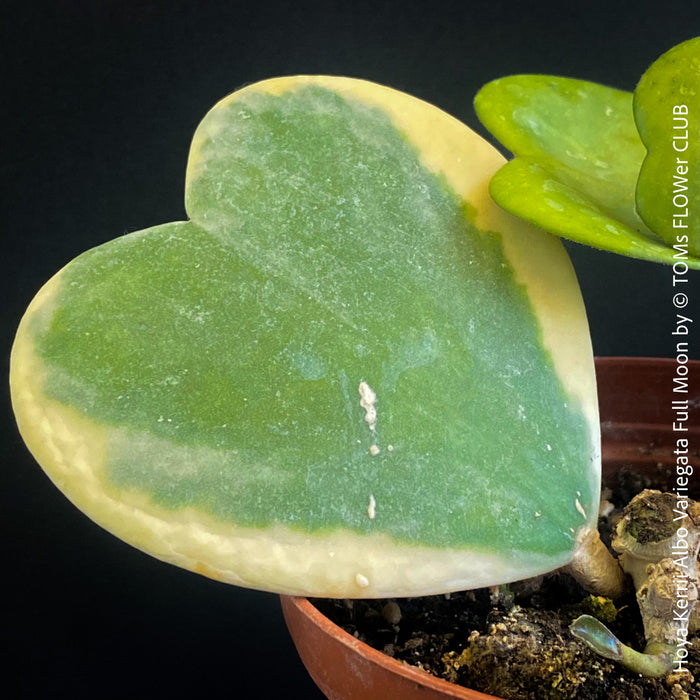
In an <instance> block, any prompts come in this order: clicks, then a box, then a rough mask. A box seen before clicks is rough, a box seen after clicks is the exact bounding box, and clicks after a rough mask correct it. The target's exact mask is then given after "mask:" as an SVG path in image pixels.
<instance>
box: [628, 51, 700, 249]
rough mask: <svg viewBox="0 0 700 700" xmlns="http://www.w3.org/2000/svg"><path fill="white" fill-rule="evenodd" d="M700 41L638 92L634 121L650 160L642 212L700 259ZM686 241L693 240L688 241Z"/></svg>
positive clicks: (646, 78)
mask: <svg viewBox="0 0 700 700" xmlns="http://www.w3.org/2000/svg"><path fill="white" fill-rule="evenodd" d="M698 115H700V38H696V39H690V40H689V41H686V42H684V43H682V44H679V45H678V46H675V47H674V48H672V49H671V50H670V51H668V52H667V53H665V54H664V55H663V56H661V58H659V59H658V60H657V61H656V62H655V63H654V64H653V65H652V66H651V68H649V70H648V71H647V72H646V73H645V74H644V75H643V76H642V79H641V80H640V82H639V85H638V86H637V89H636V91H635V93H634V117H635V120H636V122H637V126H638V128H639V133H640V135H641V137H642V141H643V142H644V145H645V146H646V147H647V151H648V154H647V157H646V158H645V160H644V163H643V165H642V169H641V172H640V174H639V181H638V183H637V207H638V209H639V214H640V216H641V217H642V219H643V220H644V221H645V222H646V223H647V225H648V226H649V227H650V228H652V229H653V230H654V231H657V232H658V233H659V235H660V236H661V237H662V238H663V239H664V240H665V241H666V242H667V243H668V244H669V245H671V246H673V245H676V244H683V243H687V244H688V249H689V251H690V252H691V253H692V254H693V255H694V256H698V255H700V186H699V185H700V172H698V169H697V166H698V163H700V138H698V122H697V120H698ZM683 236H686V237H687V238H683Z"/></svg>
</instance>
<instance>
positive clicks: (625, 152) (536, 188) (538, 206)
mask: <svg viewBox="0 0 700 700" xmlns="http://www.w3.org/2000/svg"><path fill="white" fill-rule="evenodd" d="M475 108H476V111H477V114H478V116H479V118H480V119H481V121H482V122H483V123H484V125H485V126H486V127H487V128H488V129H489V130H490V131H491V132H492V133H493V134H494V136H496V138H498V139H499V141H501V143H503V145H504V146H505V147H506V148H508V149H509V150H510V151H512V152H513V153H514V154H515V156H516V157H515V159H514V160H513V161H511V162H510V163H508V164H507V165H505V166H504V167H503V168H502V169H501V170H500V171H499V172H498V173H497V174H496V175H495V176H494V178H493V180H492V183H491V186H490V191H491V194H492V196H493V197H494V199H495V200H496V202H498V204H499V205H501V206H502V207H503V208H504V209H506V210H507V211H509V212H511V213H513V214H515V215H517V216H519V217H521V218H523V219H525V220H527V221H529V222H531V223H534V224H535V225H537V226H540V227H541V228H544V229H546V230H548V231H550V232H552V233H555V234H557V235H559V236H562V237H564V238H568V239H570V240H573V241H576V242H578V243H583V244H586V245H591V246H593V247H596V248H600V249H602V250H608V251H611V252H615V253H620V254H623V255H629V256H631V257H635V258H639V259H643V260H652V261H658V262H664V263H672V262H673V255H674V254H675V252H676V251H674V250H673V249H672V248H669V247H668V246H667V245H666V243H665V242H664V241H663V240H662V239H661V238H659V237H658V236H657V235H656V234H655V233H654V232H653V231H652V230H651V229H650V228H649V227H648V226H647V225H646V224H645V223H644V222H643V221H642V219H641V218H640V217H639V215H638V214H637V211H636V206H635V187H636V181H637V176H638V173H639V169H640V167H641V164H642V161H643V159H644V155H645V149H644V145H643V144H642V142H641V140H640V138H639V135H638V133H637V130H636V127H635V124H634V119H633V113H632V95H631V94H630V93H627V92H623V91H620V90H615V89H612V88H608V87H605V86H603V85H598V84H596V83H590V82H585V81H581V80H573V79H569V78H558V77H553V76H542V75H520V76H511V77H507V78H502V79H500V80H496V81H493V82H491V83H488V84H487V85H485V86H484V87H483V88H482V89H481V91H480V92H479V93H478V95H477V96H476V99H475ZM688 262H689V264H690V265H691V266H693V267H700V260H698V259H689V261H688Z"/></svg>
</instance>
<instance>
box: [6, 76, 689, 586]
mask: <svg viewBox="0 0 700 700" xmlns="http://www.w3.org/2000/svg"><path fill="white" fill-rule="evenodd" d="M561 85H564V87H563V88H562V87H561ZM526 87H527V88H528V90H530V87H531V86H529V85H528V86H526ZM536 87H537V86H536V85H535V88H536ZM485 90H488V88H486V89H485ZM528 90H526V91H525V93H527V92H528ZM590 90H591V92H592V93H593V94H594V97H595V96H597V95H598V92H596V91H597V90H598V88H593V87H592V88H591V89H590ZM517 92H518V91H516V93H517ZM554 92H555V93H557V92H558V93H562V94H564V96H566V94H567V91H566V85H565V84H563V83H559V84H555V85H554ZM584 92H585V91H584ZM487 94H488V93H487V92H484V93H482V96H481V98H480V99H481V101H482V103H483V104H485V103H486V101H485V100H486V98H484V97H483V96H484V95H487ZM529 95H530V96H529V98H528V96H527V94H526V95H525V96H524V97H523V100H524V101H525V102H528V101H529V104H530V108H532V105H537V104H540V98H539V96H538V95H537V94H536V92H532V91H530V92H529ZM556 99H557V98H556V97H552V104H554V103H555V102H556ZM620 99H621V100H622V98H620ZM625 99H627V98H625ZM499 100H501V97H497V99H496V100H495V101H494V104H496V103H498V101H499ZM616 106H617V102H615V103H614V104H613V105H612V108H615V107H616ZM606 108H607V107H606ZM552 109H554V107H552ZM620 109H622V108H621V107H620ZM519 110H520V107H519V108H518V110H514V111H513V113H518V112H519ZM492 111H493V112H494V113H496V112H497V111H503V112H504V113H505V112H507V109H504V108H503V105H502V104H501V105H500V106H498V105H496V107H494V108H493V110H492ZM487 112H489V109H488V108H487V109H481V110H480V114H481V116H482V118H484V114H486V113H487ZM540 117H541V119H542V120H546V119H547V118H551V117H552V114H545V113H544V112H543V113H542V114H541V115H540ZM556 118H558V117H556ZM526 121H527V123H528V124H533V123H534V122H533V120H532V119H528V120H526ZM565 121H567V122H568V121H571V119H567V120H565ZM587 121H588V118H587V113H586V114H585V115H584V117H583V120H582V123H583V124H587ZM620 128H621V129H622V127H620ZM649 128H650V129H651V128H653V127H649ZM537 131H541V130H539V129H535V128H534V127H533V132H537ZM625 133H626V132H625ZM528 138H529V137H528ZM528 138H526V137H523V142H524V143H527V144H528V148H530V144H533V143H534V144H535V146H533V148H534V149H535V151H534V155H533V156H532V162H533V163H534V164H535V165H536V166H537V167H541V163H540V161H542V162H545V161H546V163H547V164H551V163H552V160H553V157H552V156H550V155H549V151H546V149H544V147H542V146H541V145H538V144H537V143H536V139H533V138H529V140H528ZM575 138H578V136H576V137H575ZM552 142H553V144H554V145H553V146H552V148H555V147H557V139H556V138H553V139H552ZM504 143H506V145H508V142H506V141H505V140H504ZM550 145H551V144H549V145H547V148H549V146H550ZM559 145H560V144H559ZM588 145H589V144H588V143H587V142H586V143H584V146H585V147H586V148H587V147H588ZM509 148H511V146H509ZM538 149H539V150H538ZM566 150H567V149H566V148H564V151H566ZM613 150H614V149H612V148H611V151H613ZM635 152H636V151H635ZM530 155H531V154H530V151H528V152H527V153H526V154H525V155H524V156H522V157H519V158H518V159H516V160H515V161H513V162H512V163H511V164H510V165H507V166H506V167H505V168H503V169H502V166H504V164H505V163H506V161H505V159H504V158H503V156H501V155H500V154H499V153H498V152H497V151H496V149H495V148H493V147H492V146H491V145H490V144H488V143H487V142H486V141H485V140H484V139H482V138H481V137H480V136H478V135H477V134H475V133H474V132H473V131H471V130H470V129H469V128H468V127H466V126H465V125H463V124H462V123H460V122H458V121H457V120H455V119H453V118H452V117H450V116H448V115H447V114H445V113H444V112H442V111H440V110H439V109H437V108H436V107H433V106H431V105H429V104H427V103H425V102H422V101H420V100H418V99H415V98H413V97H410V96H408V95H406V94H403V93H400V92H397V91H395V90H392V89H389V88H386V87H382V86H379V85H376V84H373V83H369V82H365V81H360V80H354V79H349V78H337V77H327V76H297V77H288V78H278V79H272V80H268V81H264V82H261V83H257V84H254V85H251V86H248V87H246V88H244V89H242V90H239V91H238V92H235V93H234V94H232V95H230V96H229V97H227V98H225V99H224V100H222V101H221V102H220V103H219V104H217V105H216V106H215V107H214V108H213V109H212V110H211V111H210V112H209V113H208V114H207V115H206V116H205V118H204V120H203V121H202V123H201V124H200V126H199V127H198V129H197V131H196V133H195V136H194V140H193V143H192V147H191V151H190V156H189V162H188V166H187V177H186V189H185V202H186V210H187V215H188V217H189V218H188V220H187V221H181V222H171V223H165V224H162V225H160V226H156V227H153V228H150V229H147V230H144V231H139V232H136V233H131V234H128V235H125V236H122V237H120V238H117V239H115V240H113V241H111V242H109V243H106V244H104V245H102V246H99V247H97V248H95V249H93V250H90V251H87V252H86V253H84V254H83V255H81V256H79V257H78V258H76V259H75V260H74V261H72V262H71V263H69V264H68V265H67V266H66V267H65V268H63V269H62V270H61V271H60V272H58V273H57V274H56V275H55V276H54V277H53V278H52V279H51V280H50V281H49V282H47V284H46V285H45V286H44V287H43V289H41V290H40V291H39V293H38V294H37V296H36V297H35V299H34V300H33V301H32V303H31V305H30V307H29V308H28V310H27V312H26V314H25V316H24V318H23V319H22V321H21V324H20V327H19V329H18V332H17V336H16V340H15V343H14V346H13V351H12V360H11V388H12V401H13V406H14V410H15V414H16V417H17V422H18V425H19V428H20V431H21V433H22V435H23V437H24V439H25V441H26V443H27V445H28V446H29V448H30V450H31V451H32V453H33V454H34V455H35V457H36V459H37V461H38V462H39V463H40V464H41V465H42V467H43V468H44V470H45V471H46V472H47V473H48V475H49V476H50V478H51V479H52V480H53V481H54V482H55V483H56V485H57V486H58V487H59V488H60V489H61V490H62V491H63V492H64V493H65V494H66V495H67V496H68V498H69V499H70V500H71V501H73V502H74V503H75V504H76V505H77V506H78V507H79V508H80V509H82V510H83V511H84V512H85V513H87V514H88V515H89V516H90V517H91V518H92V519H93V520H95V521H96V522H97V523H99V524H100V525H102V526H103V527H105V528H106V529H108V530H110V531H111V532H113V533H114V534H115V535H117V536H118V537H121V538H122V539H124V540H126V541H127V542H129V543H131V544H133V545H134V546H136V547H139V548H140V549H142V550H144V551H146V552H148V553H150V554H152V555H154V556H156V557H158V558H160V559H162V560H165V561H168V562H171V563H173V564H177V565H179V566H183V567H185V568H188V569H190V570H192V571H195V572H198V573H201V574H204V575H206V576H209V577H212V578H215V579H218V580H222V581H226V582H229V583H233V584H237V585H242V586H248V587H253V588H258V589H262V590H268V591H275V592H280V593H291V594H303V595H313V596H322V597H365V598H366V597H388V596H391V597H395V596H409V595H425V594H431V593H445V592H449V591H454V590H461V589H466V588H476V587H482V586H490V585H498V584H503V583H507V582H510V581H514V580H518V579H523V578H527V577H531V576H534V575H538V574H541V573H544V572H548V571H552V570H554V569H557V568H560V567H563V566H567V567H568V568H569V569H570V570H571V571H572V572H573V573H574V574H575V575H576V576H577V577H579V578H580V579H581V580H583V581H584V583H586V585H589V586H590V587H592V588H593V589H594V590H596V589H597V590H606V591H615V592H619V591H620V590H621V588H622V586H623V573H622V571H621V569H620V567H619V566H618V565H617V563H616V562H615V560H614V559H613V558H612V556H611V555H610V554H609V553H608V551H607V549H606V548H605V547H604V546H603V545H602V544H601V543H600V539H599V537H598V533H597V530H596V523H597V511H598V503H599V496H600V435H599V426H598V413H597V401H596V390H595V375H594V366H593V357H592V350H591V343H590V338H589V333H588V327H587V322H586V316H585V311H584V307H583V303H582V299H581V295H580V291H579V288H578V284H577V281H576V277H575V274H574V272H573V269H572V266H571V264H570V261H569V259H568V257H567V255H566V252H565V251H564V248H563V246H562V244H561V242H560V241H559V240H558V239H557V238H556V237H554V236H552V235H551V234H550V233H547V232H545V231H544V230H543V228H542V227H543V226H545V227H546V228H550V229H552V230H554V231H555V232H556V233H562V231H560V230H557V229H556V228H555V227H551V226H549V225H548V224H549V222H548V221H542V220H540V219H537V218H536V217H533V216H529V215H528V214H527V213H526V215H523V213H522V212H520V211H516V212H515V213H516V214H517V216H515V215H513V214H511V213H507V212H506V211H504V210H503V209H502V208H501V207H500V206H498V205H497V204H495V203H494V201H493V199H492V197H491V195H490V194H489V184H490V183H491V190H492V194H493V197H494V198H495V199H497V200H498V201H499V202H500V203H501V204H502V205H504V206H507V203H504V202H503V201H501V200H502V199H503V198H502V197H499V196H498V193H497V187H498V182H499V180H500V181H503V178H506V177H510V175H509V173H508V168H512V167H520V165H515V166H513V163H514V164H518V163H523V162H526V159H527V158H529V157H530ZM642 157H643V156H642ZM591 162H592V163H593V162H597V160H596V159H594V160H592V161H591ZM611 162H612V159H611ZM625 162H627V158H626V157H625ZM552 167H554V166H553V165H552ZM557 167H559V166H557ZM596 167H598V166H596ZM601 167H602V166H601ZM611 167H612V166H611ZM615 167H618V166H617V165H615ZM620 167H621V169H623V170H624V171H625V177H627V180H626V181H625V182H626V183H627V184H624V186H623V183H622V182H621V184H620V187H621V190H624V194H625V196H631V195H630V192H629V186H628V185H629V182H628V180H629V176H628V175H629V174H628V170H630V169H631V168H632V165H631V164H630V165H624V166H620ZM555 170H556V172H557V173H559V174H560V175H561V177H562V178H563V180H564V181H565V182H564V184H565V185H567V187H569V189H568V190H567V189H566V188H563V190H561V191H565V192H566V195H567V196H568V197H569V199H566V198H565V197H564V200H563V201H564V204H563V205H562V206H564V207H565V208H566V207H570V206H574V205H575V204H576V203H577V202H578V203H579V204H580V203H581V201H582V200H583V199H585V198H586V197H588V196H589V195H590V194H591V192H592V193H593V194H595V193H596V192H597V193H599V194H600V193H601V192H602V193H604V194H605V193H607V189H606V187H604V186H601V185H600V183H597V184H596V183H595V182H594V183H593V184H591V183H589V182H588V181H589V179H590V177H589V176H590V173H588V172H587V171H586V168H585V167H584V172H583V173H579V172H578V171H576V172H574V175H571V174H570V173H569V170H572V171H575V168H574V167H573V165H571V164H569V163H568V162H567V163H564V165H562V166H561V167H559V169H558V170H557V169H556V168H555ZM511 172H513V171H512V170H511ZM532 172H535V173H536V172H537V171H536V169H535V170H532ZM562 173H563V174H562ZM516 174H517V173H516ZM494 176H495V177H494ZM651 177H653V175H652V176H651ZM492 178H494V179H493V180H492ZM577 178H578V179H577ZM613 179H614V178H613ZM525 180H526V182H525V185H523V186H524V187H530V188H531V189H532V190H536V185H537V181H531V180H528V179H527V178H525ZM547 182H549V181H547ZM571 183H578V184H580V185H581V187H583V188H584V189H585V187H589V189H590V192H589V190H585V192H584V195H578V196H576V195H571V191H572V190H573V188H572V187H571ZM581 183H583V184H581ZM586 183H588V184H586ZM515 189H517V188H515ZM503 191H504V192H506V194H508V193H512V188H511V187H510V185H508V184H506V185H505V186H504V187H503ZM543 191H544V192H545V194H546V195H548V194H549V192H550V190H549V185H548V184H547V183H545V186H544V189H543ZM559 192H560V190H559V189H557V188H556V187H555V195H554V197H555V199H554V201H555V202H556V203H555V205H554V206H553V207H552V208H551V211H553V212H558V211H559V208H558V207H559V204H560V202H559V201H558V200H557V199H556V197H557V196H559V194H558V193H559ZM535 194H537V192H535ZM577 197H578V198H577ZM526 199H527V201H528V202H529V206H531V207H532V208H533V209H538V208H539V207H540V205H538V204H537V203H536V198H535V197H534V196H531V197H527V198H526ZM572 201H573V204H571V202H572ZM591 201H594V198H593V199H592V200H591ZM608 204H609V202H608V200H606V203H605V204H600V209H601V210H602V211H604V212H605V215H606V216H608V217H609V219H610V220H611V221H616V219H615V216H617V215H618V213H619V218H620V220H621V221H622V224H620V225H619V226H620V227H622V226H623V225H625V226H627V227H628V228H629V229H630V231H632V230H633V229H634V230H636V229H635V226H636V224H635V225H634V226H631V225H630V221H632V219H631V218H630V217H632V214H630V213H629V211H628V209H629V206H628V205H629V202H628V201H627V200H625V204H624V206H623V205H620V206H619V207H617V208H614V207H612V205H610V206H608ZM595 206H598V204H595ZM595 206H593V208H591V207H590V206H589V208H588V209H585V207H584V208H583V209H582V210H581V211H579V212H578V215H579V221H581V222H583V223H585V222H587V221H588V223H590V222H591V221H596V222H597V221H598V218H599V217H598V218H596V217H597V216H598V215H597V214H596V215H595V216H594V215H593V213H592V211H593V209H594V208H595ZM651 210H654V212H655V213H657V214H658V212H657V211H656V209H655V205H653V204H652V206H651ZM551 211H549V210H548V212H549V213H551ZM569 214H571V215H570V216H566V217H563V219H566V220H568V219H570V218H572V216H573V214H572V213H571V212H569ZM587 216H588V218H587ZM635 216H636V215H635ZM625 217H626V218H625ZM574 218H575V217H574ZM524 219H530V220H531V222H532V223H529V222H528V221H525V220H524ZM533 224H534V225H533ZM606 225H607V224H606ZM610 225H612V224H610ZM637 228H638V227H637ZM644 230H645V233H644V242H643V244H640V245H641V247H642V248H644V246H646V248H644V249H645V250H651V249H653V250H654V251H656V252H655V253H654V255H657V256H658V257H659V259H662V258H663V259H664V260H665V261H667V262H670V261H671V259H672V255H671V257H669V253H668V251H666V252H664V253H659V252H658V251H659V250H660V249H661V248H662V247H663V246H662V245H661V244H660V243H659V242H658V241H657V240H656V239H657V238H658V236H657V235H656V234H652V233H648V232H646V231H647V229H644ZM598 232H599V233H600V231H598ZM621 235H622V234H621ZM625 235H629V232H625ZM601 240H602V239H601ZM593 242H595V243H598V242H599V240H598V239H596V241H593ZM671 250H672V248H671ZM693 250H695V249H693ZM693 255H695V253H693ZM647 257H648V256H647ZM688 259H689V261H691V262H689V263H688V264H689V265H690V264H691V263H692V264H696V263H697V262H698V261H697V259H695V258H692V260H691V258H690V257H689V258H688Z"/></svg>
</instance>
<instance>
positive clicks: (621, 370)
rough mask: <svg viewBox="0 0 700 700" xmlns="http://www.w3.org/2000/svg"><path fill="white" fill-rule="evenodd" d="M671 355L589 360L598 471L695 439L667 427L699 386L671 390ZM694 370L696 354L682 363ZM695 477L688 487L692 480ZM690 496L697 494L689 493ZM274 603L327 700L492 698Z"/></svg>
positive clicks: (286, 602) (668, 458)
mask: <svg viewBox="0 0 700 700" xmlns="http://www.w3.org/2000/svg"><path fill="white" fill-rule="evenodd" d="M676 367H677V363H676V360H670V359H669V360H667V359H650V358H617V357H609V358H608V357H604V358H597V359H596V374H597V378H598V398H599V404H600V419H601V433H602V443H603V472H604V474H605V475H606V477H607V480H608V481H610V480H612V481H614V480H615V479H616V478H617V475H618V474H619V473H620V472H621V469H622V468H623V467H627V468H630V467H631V468H632V469H633V470H634V471H637V472H640V471H641V472H644V473H647V474H649V475H650V476H652V475H653V474H654V473H658V472H659V470H660V469H664V468H665V469H666V470H667V469H668V468H669V467H672V466H674V465H675V455H674V454H673V449H675V445H676V439H677V438H678V437H688V438H689V439H690V444H691V446H693V445H694V446H695V447H696V448H697V446H699V445H700V424H698V425H693V426H692V427H690V426H689V431H688V432H687V433H679V432H674V431H673V423H674V420H676V421H677V420H678V416H677V414H676V413H675V412H674V411H673V404H672V401H673V400H674V399H683V400H684V399H689V402H690V406H691V407H692V406H693V405H694V404H695V405H700V387H696V386H695V383H694V382H689V384H688V386H689V392H690V393H688V394H679V393H675V394H674V392H673V387H674V383H673V378H674V377H675V376H677V375H676ZM688 368H689V374H691V375H693V376H695V377H697V376H698V370H699V369H700V361H691V362H689V363H688ZM699 482H700V480H698V481H696V483H695V487H696V491H697V490H698V488H699V487H700V483H699ZM696 497H697V494H696ZM282 609H283V611H284V617H285V619H286V621H287V625H288V627H289V630H290V633H291V635H292V638H293V640H294V643H295V645H296V648H297V651H298V652H299V655H300V657H301V659H302V661H303V662H304V665H305V666H306V668H307V670H308V671H309V673H310V674H311V677H312V678H313V679H314V681H315V682H316V685H318V687H319V688H320V689H321V690H322V691H323V692H324V693H325V694H326V696H327V697H328V698H330V699H331V700H376V699H377V698H379V699H380V700H381V699H386V700H393V699H394V698H400V699H401V700H438V699H439V698H461V699H462V700H500V699H499V698H495V696H493V695H486V694H484V693H480V692H477V691H475V690H469V689H468V688H463V687H461V686H458V685H455V684H453V683H448V682H447V681H444V680H442V679H439V678H436V677H435V676H432V675H430V674H429V673H426V672H425V671H422V670H420V669H418V668H416V667H413V666H409V665H408V664H405V663H402V662H400V661H397V660H395V659H392V658H391V657H389V656H387V655H386V654H382V653H381V652H380V651H377V650H376V649H373V648H372V647H370V646H368V645H367V644H364V643H363V642H361V641H359V640H358V639H356V638H355V637H353V636H351V635H350V634H348V633H347V632H345V631H344V630H343V629H341V628H340V627H338V626H337V625H335V624H334V623H333V622H331V621H330V620H329V619H328V618H327V617H326V616H325V615H323V614H322V613H320V612H319V611H318V610H317V609H316V608H315V607H314V606H313V605H312V604H311V603H310V602H309V600H307V599H306V598H294V597H289V596H282Z"/></svg>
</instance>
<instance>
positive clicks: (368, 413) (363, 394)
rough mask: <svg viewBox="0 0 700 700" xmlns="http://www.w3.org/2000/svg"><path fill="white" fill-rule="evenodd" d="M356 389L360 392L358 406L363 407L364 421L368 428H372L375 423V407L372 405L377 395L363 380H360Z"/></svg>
mask: <svg viewBox="0 0 700 700" xmlns="http://www.w3.org/2000/svg"><path fill="white" fill-rule="evenodd" d="M358 391H359V392H360V406H362V408H364V409H365V423H367V425H368V426H369V429H370V430H374V429H375V427H376V425H377V409H376V408H375V406H374V403H375V401H376V400H377V395H376V394H375V393H374V391H372V387H370V385H369V384H367V382H365V381H361V382H360V386H359V387H358Z"/></svg>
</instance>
